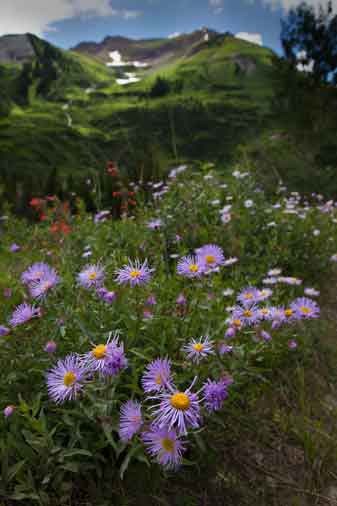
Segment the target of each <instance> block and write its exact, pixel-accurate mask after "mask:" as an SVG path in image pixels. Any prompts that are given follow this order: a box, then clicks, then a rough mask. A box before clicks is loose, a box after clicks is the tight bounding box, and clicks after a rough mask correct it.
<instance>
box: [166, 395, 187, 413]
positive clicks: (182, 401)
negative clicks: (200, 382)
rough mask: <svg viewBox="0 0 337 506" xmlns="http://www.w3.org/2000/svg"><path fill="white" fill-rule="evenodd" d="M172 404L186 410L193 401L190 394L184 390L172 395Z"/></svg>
mask: <svg viewBox="0 0 337 506" xmlns="http://www.w3.org/2000/svg"><path fill="white" fill-rule="evenodd" d="M170 402H171V406H173V407H174V408H176V409H179V410H180V411H186V409H188V408H189V407H190V404H191V401H190V399H189V397H188V395H186V394H184V393H183V392H178V393H176V394H174V395H172V397H171V401H170Z"/></svg>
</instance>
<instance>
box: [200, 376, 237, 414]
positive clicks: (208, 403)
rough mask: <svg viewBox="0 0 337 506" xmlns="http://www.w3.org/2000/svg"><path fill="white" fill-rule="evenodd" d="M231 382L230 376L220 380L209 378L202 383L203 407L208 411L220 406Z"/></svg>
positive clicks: (225, 397)
mask: <svg viewBox="0 0 337 506" xmlns="http://www.w3.org/2000/svg"><path fill="white" fill-rule="evenodd" d="M232 383H233V379H232V378H223V379H221V380H220V381H211V380H210V379H208V380H207V382H206V383H204V386H203V394H204V398H203V400H204V402H205V408H206V409H207V411H209V412H210V413H211V412H213V411H218V410H219V409H221V408H222V406H223V404H224V402H225V400H226V399H227V397H228V387H229V385H231V384H232Z"/></svg>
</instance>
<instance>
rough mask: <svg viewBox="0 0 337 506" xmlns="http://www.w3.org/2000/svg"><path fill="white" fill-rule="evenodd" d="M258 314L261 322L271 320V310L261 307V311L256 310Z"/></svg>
mask: <svg viewBox="0 0 337 506" xmlns="http://www.w3.org/2000/svg"><path fill="white" fill-rule="evenodd" d="M258 312H259V317H260V319H261V320H266V321H269V320H271V319H272V308H270V307H262V308H261V309H258Z"/></svg>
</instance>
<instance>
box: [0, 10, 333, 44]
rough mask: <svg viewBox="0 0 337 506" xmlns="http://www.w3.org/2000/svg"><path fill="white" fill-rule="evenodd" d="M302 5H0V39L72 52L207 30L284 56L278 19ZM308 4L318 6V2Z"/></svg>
mask: <svg viewBox="0 0 337 506" xmlns="http://www.w3.org/2000/svg"><path fill="white" fill-rule="evenodd" d="M300 1H301V0H0V35H3V34H6V33H25V32H28V31H29V32H32V33H35V34H37V35H39V36H42V37H44V38H46V39H47V40H49V41H50V42H52V43H54V44H56V45H58V46H61V47H65V48H68V47H71V46H74V45H76V44H77V43H78V42H80V41H83V40H93V41H101V40H102V39H103V38H104V37H105V36H107V35H124V36H129V37H133V38H152V37H167V36H169V35H170V34H173V33H182V32H191V31H193V30H195V29H197V28H200V27H201V26H207V27H209V28H214V29H215V30H218V31H220V32H225V31H230V32H233V33H234V34H237V33H238V32H246V33H248V34H252V33H253V34H259V35H260V36H261V38H262V41H263V45H265V46H268V47H271V48H273V49H275V50H276V51H280V43H279V33H280V18H281V17H282V16H283V15H285V14H286V12H287V9H288V8H289V7H293V6H296V5H298V4H299V3H300ZM321 1H323V3H326V2H327V0H321ZM333 1H334V5H335V6H336V7H337V0H333ZM308 2H309V3H311V4H313V5H315V4H317V3H318V0H308Z"/></svg>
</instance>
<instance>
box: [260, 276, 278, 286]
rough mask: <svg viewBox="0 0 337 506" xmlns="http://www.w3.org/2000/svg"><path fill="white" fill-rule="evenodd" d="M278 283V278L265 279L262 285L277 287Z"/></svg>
mask: <svg viewBox="0 0 337 506" xmlns="http://www.w3.org/2000/svg"><path fill="white" fill-rule="evenodd" d="M277 282H278V278H274V277H271V278H265V279H263V280H262V283H263V284H264V285H276V283H277Z"/></svg>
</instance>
